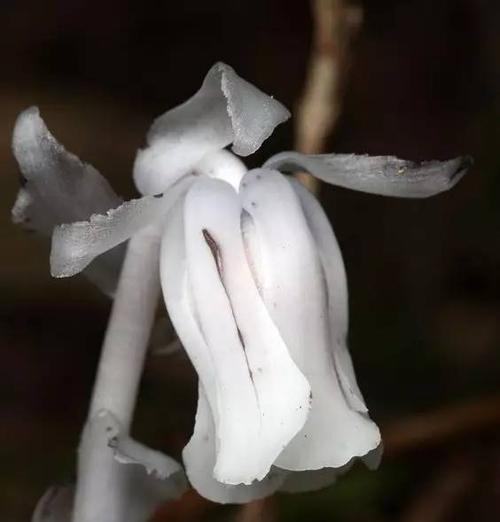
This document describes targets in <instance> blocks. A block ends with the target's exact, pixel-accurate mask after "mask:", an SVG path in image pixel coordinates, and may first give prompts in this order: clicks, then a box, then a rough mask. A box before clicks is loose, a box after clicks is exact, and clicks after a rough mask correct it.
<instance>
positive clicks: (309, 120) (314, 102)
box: [296, 0, 363, 194]
mask: <svg viewBox="0 0 500 522" xmlns="http://www.w3.org/2000/svg"><path fill="white" fill-rule="evenodd" d="M312 14H313V23H314V33H313V44H312V50H311V57H310V60H309V67H308V72H307V77H306V84H305V88H304V94H303V96H302V99H301V101H300V103H299V106H298V111H297V126H296V148H297V150H298V151H300V152H303V153H305V154H318V153H320V152H322V151H323V150H324V146H325V142H326V139H327V138H328V136H329V135H330V134H331V132H332V130H333V128H334V127H335V124H336V123H337V119H338V117H339V114H340V112H341V109H342V91H343V85H344V83H345V78H346V75H347V71H348V64H349V49H350V44H351V41H352V39H353V37H354V36H355V35H356V33H357V32H358V30H359V27H360V26H361V21H362V18H363V16H362V14H363V12H362V10H361V7H359V6H355V5H352V4H351V3H349V1H347V0H312ZM297 178H298V179H299V180H300V181H301V182H302V183H304V185H305V186H306V187H308V188H309V190H311V191H312V192H314V193H316V194H317V193H318V190H319V183H318V181H317V180H316V179H315V178H313V177H312V176H309V175H308V174H306V173H298V174H297Z"/></svg>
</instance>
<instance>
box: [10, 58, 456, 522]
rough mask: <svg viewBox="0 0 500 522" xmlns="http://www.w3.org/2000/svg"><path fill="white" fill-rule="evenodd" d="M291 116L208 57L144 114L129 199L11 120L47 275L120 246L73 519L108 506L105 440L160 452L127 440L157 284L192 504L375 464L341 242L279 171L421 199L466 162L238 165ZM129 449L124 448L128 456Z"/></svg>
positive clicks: (309, 160) (302, 158)
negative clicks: (189, 392) (170, 103)
mask: <svg viewBox="0 0 500 522" xmlns="http://www.w3.org/2000/svg"><path fill="white" fill-rule="evenodd" d="M288 117H289V113H288V111H287V110H286V109H285V108H284V107H283V106H282V105H281V104H280V103H279V102H277V101H276V100H274V99H272V98H271V97H269V96H267V95H265V94H264V93H262V92H261V91H259V90H258V89H257V88H256V87H254V86H253V85H251V84H249V83H248V82H246V81H245V80H243V79H242V78H240V77H239V76H238V75H237V74H236V73H235V72H234V70H233V69H231V68H230V67H229V66H227V65H224V64H221V63H219V64H216V65H215V66H214V67H212V69H210V71H209V72H208V74H207V76H206V78H205V80H204V82H203V85H202V86H201V88H200V90H199V91H198V92H197V93H196V94H195V95H194V96H193V97H192V98H190V99H189V100H188V101H187V102H185V103H184V104H182V105H180V106H179V107H176V108H174V109H172V110H170V111H168V112H166V113H165V114H163V115H162V116H160V117H159V118H158V119H157V120H156V121H155V122H154V123H153V125H152V127H151V129H150V131H149V133H148V136H147V147H146V148H144V149H143V150H140V151H139V152H138V154H137V158H136V162H135V166H134V180H135V184H136V186H137V188H138V189H139V191H140V192H141V193H142V197H141V198H138V199H134V200H131V201H127V202H125V203H121V202H120V201H119V200H117V198H116V196H115V195H114V193H113V192H112V190H111V189H110V187H109V185H108V184H107V183H106V182H105V181H104V179H103V178H102V177H101V176H100V175H99V174H98V173H97V172H96V171H95V170H94V169H93V168H92V167H90V166H88V165H83V164H82V163H81V162H79V160H77V159H76V158H75V157H74V156H72V155H71V154H69V153H67V152H66V151H65V150H64V149H63V148H62V147H61V146H60V145H59V144H57V142H55V140H54V138H53V137H52V136H51V135H50V134H49V132H48V130H47V129H46V127H45V126H44V124H43V122H42V120H41V119H40V117H39V115H38V112H37V111H36V110H34V109H30V110H28V111H26V112H24V113H23V114H21V116H20V117H19V119H18V122H17V125H16V130H15V133H14V151H15V154H16V157H17V159H18V161H19V163H20V165H21V170H22V172H23V174H24V176H25V177H26V178H27V180H28V183H27V185H26V186H25V187H24V188H23V189H22V192H21V194H22V195H20V200H21V202H19V200H18V203H17V204H16V207H15V209H17V210H15V212H14V213H15V215H16V216H17V217H18V220H19V219H20V217H19V216H27V215H28V214H30V216H31V217H32V219H33V220H35V221H37V222H38V220H40V222H42V221H43V220H46V219H47V216H48V214H47V208H48V207H54V209H55V210H56V211H57V212H59V215H58V216H57V219H53V218H52V219H51V221H50V225H51V226H54V225H56V226H55V228H54V231H53V236H52V252H51V271H52V274H53V275H54V276H55V277H66V276H72V275H75V274H77V273H79V272H81V271H83V270H86V271H88V270H89V269H91V268H92V267H93V266H94V268H95V267H97V268H100V266H101V265H102V264H104V262H107V263H108V264H111V263H110V260H109V256H110V253H113V252H115V254H113V255H115V256H116V255H117V254H116V248H119V245H121V244H123V243H124V242H125V241H127V240H130V241H129V246H128V250H127V254H126V258H125V261H124V266H123V270H122V273H121V276H120V280H119V283H118V287H117V290H116V295H115V302H114V309H113V313H112V317H111V321H110V326H109V328H108V332H107V335H106V340H105V344H104V348H103V356H102V360H101V364H100V368H99V373H98V378H97V383H96V388H95V390H94V397H93V401H92V405H91V409H90V414H89V421H88V423H87V427H86V429H85V430H84V435H83V439H82V446H81V449H80V464H79V484H78V488H77V496H76V507H75V520H77V521H78V522H80V521H83V520H85V521H90V520H93V519H92V518H89V516H87V514H86V513H87V512H90V511H92V509H91V508H88V507H86V505H85V503H89V502H94V501H95V499H97V500H98V502H101V500H102V506H101V507H102V509H105V508H106V506H107V508H108V513H109V512H110V511H109V499H101V500H99V488H102V485H103V477H108V479H109V477H111V476H112V477H114V479H115V482H116V483H117V484H116V490H117V491H118V490H119V489H120V485H119V484H118V482H119V480H118V479H117V476H118V475H116V474H115V475H112V474H111V472H110V471H109V470H108V471H103V469H104V468H105V466H104V467H103V464H102V460H101V461H99V459H103V454H104V453H106V451H107V452H108V453H111V450H110V448H109V446H112V449H114V453H115V459H117V460H118V461H120V462H131V461H132V462H142V463H143V464H144V462H145V461H149V462H153V464H152V467H153V468H154V469H157V468H158V467H159V464H158V462H160V463H161V462H165V459H168V457H165V456H163V455H161V456H158V455H156V452H154V453H155V455H154V458H153V457H152V456H151V452H152V450H148V449H146V448H144V447H142V446H140V445H139V444H138V443H135V442H134V441H130V439H128V428H129V426H130V421H131V415H132V411H133V405H134V402H135V394H136V391H137V381H138V379H139V376H140V371H141V368H142V359H143V357H144V346H145V344H146V343H147V337H148V335H149V330H150V328H151V324H152V316H153V311H154V303H155V298H156V293H155V289H156V287H157V286H158V285H159V281H158V279H159V280H160V282H161V288H162V292H163V297H164V300H165V304H166V307H167V310H168V313H169V316H170V319H171V321H172V322H173V325H174V327H175V329H176V332H177V334H178V336H179V338H180V341H181V342H182V345H183V346H184V348H185V350H186V352H187V354H188V356H189V357H190V359H191V361H192V363H193V366H194V367H195V369H196V371H197V373H198V376H199V387H198V393H199V397H198V409H197V413H196V420H195V426H194V432H193V435H192V437H191V440H190V441H189V443H188V444H187V445H186V447H185V448H184V451H183V461H184V466H185V468H186V472H187V476H188V478H189V481H190V482H191V484H192V485H193V487H195V488H196V489H197V490H198V491H199V492H200V493H201V494H202V495H203V496H205V497H207V498H209V499H212V500H215V501H219V502H246V501H249V500H251V499H254V498H259V497H263V496H266V495H269V494H271V493H272V492H274V491H276V490H285V491H305V490H310V489H317V488H320V487H323V486H325V485H327V484H329V483H331V482H332V481H333V480H335V477H336V476H337V475H338V474H339V473H340V472H342V471H344V470H345V469H347V468H348V467H349V466H350V464H351V463H352V461H353V459H355V458H358V457H359V458H361V459H363V460H364V461H365V462H366V463H367V464H368V465H369V466H376V464H377V459H378V456H379V455H378V454H379V450H380V444H381V439H380V432H379V430H378V428H377V426H376V425H375V423H374V422H373V421H372V420H370V418H369V416H368V409H367V407H366V404H365V401H364V399H363V396H362V394H361V392H360V390H359V387H358V385H357V382H356V377H355V374H354V370H353V365H352V361H351V357H350V355H349V351H348V348H347V328H348V306H347V285H346V275H345V270H344V265H343V261H342V256H341V252H340V249H339V246H338V243H337V240H336V238H335V235H334V233H333V230H332V228H331V226H330V224H329V222H328V219H327V218H326V215H325V213H324V212H323V210H322V208H321V206H320V204H319V203H318V201H317V200H316V199H315V198H314V196H313V195H312V194H310V193H309V192H308V191H307V190H306V189H305V188H303V187H302V186H301V185H300V184H299V183H298V182H296V181H295V180H294V179H292V178H290V177H287V176H285V175H283V174H282V172H288V171H293V170H296V169H300V170H306V171H308V172H310V173H311V174H313V175H314V176H317V177H318V178H320V179H321V180H323V181H325V182H327V183H331V184H334V185H339V186H343V187H347V188H351V189H355V190H361V191H365V192H370V193H374V194H382V195H387V196H398V197H427V196H432V195H434V194H437V193H439V192H442V191H444V190H447V189H449V188H451V187H452V186H453V185H454V184H455V183H456V182H457V181H458V180H459V179H460V177H461V176H462V175H463V174H464V173H465V170H466V162H465V161H464V160H462V159H460V158H457V159H453V160H450V161H445V162H429V163H422V164H416V163H411V162H408V161H403V160H399V159H397V158H394V157H370V156H356V155H342V154H327V155H316V156H309V155H302V154H298V153H293V152H285V153H282V154H278V155H276V156H274V157H272V158H271V159H269V160H268V161H267V162H266V163H265V164H264V166H263V168H260V169H253V170H247V169H246V167H245V165H244V164H243V163H242V162H241V160H240V159H239V158H238V156H247V155H249V154H251V153H253V152H255V150H257V149H258V148H259V147H260V145H261V143H262V142H263V141H264V140H265V139H266V138H267V137H268V136H269V135H270V134H271V133H272V131H273V129H274V127H275V126H276V125H278V124H280V123H282V122H283V121H285V120H286V119H287V118H288ZM231 144H232V152H230V151H228V150H226V148H225V147H227V146H228V145H231ZM25 201H28V202H29V205H27V204H26V203H25ZM76 203H79V204H80V203H81V205H80V206H81V209H82V210H81V212H79V213H76V212H75V206H76ZM107 205H108V207H109V208H106V206H107ZM29 208H31V209H33V210H32V211H31V212H27V211H26V209H29ZM20 209H21V210H20ZM35 209H36V212H35ZM39 226H40V227H42V225H39ZM46 228H47V227H46ZM103 279H104V280H105V279H106V278H105V277H104V278H103ZM108 286H111V287H112V286H113V285H108ZM102 419H105V420H102ZM96 426H101V429H104V431H106V430H108V431H111V432H112V434H113V436H112V437H108V443H107V444H104V445H103V444H101V445H100V446H99V444H97V443H96V442H95V437H96V435H95V433H97V432H98V431H99V429H98V428H97V427H96ZM90 432H92V435H89V434H88V433H90ZM102 437H104V438H106V437H105V436H103V435H102V434H101V438H102ZM117 440H118V441H123V442H119V443H116V441H117ZM96 447H97V448H98V449H96ZM124 448H125V449H124ZM127 451H128V453H132V454H133V455H136V456H132V457H130V455H129V456H128V457H124V455H128V453H127ZM148 459H149V460H148ZM162 459H163V461H162ZM100 462H101V463H100ZM106 463H107V464H106V465H107V466H108V467H110V468H112V467H113V465H114V466H118V468H119V467H120V466H119V465H117V464H116V463H114V462H113V461H112V459H109V458H108V457H107V460H106ZM163 469H165V472H164V473H163V476H164V477H168V476H171V475H172V474H174V475H175V473H176V472H177V468H176V466H175V464H173V463H172V462H170V461H168V462H167V464H164V467H163ZM116 499H117V500H116ZM116 499H115V500H116V502H115V504H114V506H113V510H114V511H117V510H119V507H117V506H118V504H119V502H122V503H123V502H124V499H123V496H122V497H120V495H119V493H117V494H116ZM115 519H116V520H125V519H124V518H123V519H120V518H119V517H118V518H113V520H115ZM106 520H111V519H110V518H109V517H108V518H107V519H106ZM137 520H139V518H137Z"/></svg>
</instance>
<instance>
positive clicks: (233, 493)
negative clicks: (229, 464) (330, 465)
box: [182, 384, 288, 504]
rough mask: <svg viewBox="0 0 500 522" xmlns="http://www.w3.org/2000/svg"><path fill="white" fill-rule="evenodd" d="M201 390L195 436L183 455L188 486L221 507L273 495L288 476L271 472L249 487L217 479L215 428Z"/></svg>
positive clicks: (200, 386) (283, 473) (276, 470)
mask: <svg viewBox="0 0 500 522" xmlns="http://www.w3.org/2000/svg"><path fill="white" fill-rule="evenodd" d="M198 390H199V391H198V393H199V395H198V409H197V411H196V421H195V425H194V433H193V436H192V437H191V440H190V441H189V443H188V444H187V446H186V447H185V448H184V451H183V453H182V457H183V460H184V465H185V467H186V473H187V476H188V479H189V482H190V483H191V484H192V486H193V487H194V488H195V489H196V491H198V493H199V494H200V495H202V496H203V497H205V498H208V499H209V500H211V501H213V502H219V503H220V504H244V503H246V502H250V501H252V500H256V499H259V498H263V497H267V496H269V495H271V494H273V493H274V492H275V491H276V490H277V489H278V488H279V487H280V486H281V485H282V483H283V481H284V480H285V477H286V474H287V473H288V472H284V471H282V470H279V469H277V468H271V471H270V472H269V473H268V474H267V475H266V477H265V478H264V479H263V480H261V481H255V482H253V483H252V484H250V485H248V486H246V485H230V484H222V483H221V482H218V481H217V480H216V479H215V478H214V475H213V469H214V466H215V462H216V435H215V425H214V420H213V417H212V412H211V410H210V406H209V404H208V400H207V398H206V394H205V392H204V391H203V387H202V385H201V384H200V385H199V387H198Z"/></svg>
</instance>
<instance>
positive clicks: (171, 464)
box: [75, 410, 187, 522]
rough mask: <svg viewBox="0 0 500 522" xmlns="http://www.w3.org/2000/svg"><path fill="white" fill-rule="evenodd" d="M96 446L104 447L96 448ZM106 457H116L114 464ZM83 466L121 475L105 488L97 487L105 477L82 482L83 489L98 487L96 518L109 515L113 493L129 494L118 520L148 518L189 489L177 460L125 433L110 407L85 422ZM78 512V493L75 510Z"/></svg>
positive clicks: (128, 521) (140, 521)
mask: <svg viewBox="0 0 500 522" xmlns="http://www.w3.org/2000/svg"><path fill="white" fill-rule="evenodd" d="M96 446H97V447H99V448H100V451H95V448H96ZM89 457H91V458H89ZM106 459H111V461H112V462H113V459H114V467H113V468H110V467H109V466H102V465H100V464H102V461H103V460H106ZM79 466H80V467H81V468H82V467H86V466H88V467H92V466H97V467H98V468H100V469H101V470H102V473H112V474H114V475H118V476H119V477H120V479H119V480H113V481H109V484H110V488H108V490H107V491H105V492H103V491H102V490H99V491H97V490H95V488H96V487H101V486H100V485H101V484H103V483H105V481H102V482H99V484H97V483H95V482H92V481H86V482H85V481H81V482H79V484H78V487H79V491H80V490H81V489H82V488H87V489H92V488H94V490H95V491H94V493H93V495H92V498H93V499H94V500H95V505H94V506H93V513H94V514H95V517H96V520H106V519H107V517H106V512H107V505H108V504H107V499H108V498H109V497H110V496H114V495H123V494H124V492H125V494H126V496H125V498H122V499H121V501H120V502H119V503H118V505H121V506H122V507H123V512H122V513H120V514H118V515H119V516H118V519H117V520H120V522H144V520H148V518H149V517H150V516H151V515H152V514H153V512H154V511H155V510H156V508H158V507H159V505H160V504H162V503H163V502H166V501H167V500H172V499H174V498H177V497H179V496H180V495H181V494H182V493H184V491H186V489H187V482H186V480H185V476H184V473H183V472H182V468H181V467H180V465H179V464H178V463H177V462H175V461H174V460H173V459H171V458H170V457H168V456H166V455H163V454H162V453H160V452H158V451H154V450H151V449H149V448H146V447H145V446H143V445H142V444H139V443H137V442H135V441H133V440H131V439H129V438H128V437H127V436H126V435H124V434H123V432H122V428H121V426H120V424H119V422H118V420H117V419H116V418H115V417H114V415H113V414H112V413H111V412H109V411H106V410H102V411H100V412H98V414H97V415H95V416H94V417H93V418H92V419H91V420H90V421H89V422H88V423H87V425H86V426H85V429H84V432H83V435H82V442H81V445H80V450H79ZM85 476H90V475H88V474H85V473H80V477H85ZM115 478H116V477H115ZM123 482H126V483H127V484H128V487H127V488H123V487H122V486H123ZM115 484H116V485H117V486H118V489H116V490H115V489H113V488H112V487H111V486H112V485H115ZM99 501H100V502H99ZM78 513H79V506H78V496H77V498H76V505H75V514H78Z"/></svg>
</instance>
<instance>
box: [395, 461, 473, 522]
mask: <svg viewBox="0 0 500 522" xmlns="http://www.w3.org/2000/svg"><path fill="white" fill-rule="evenodd" d="M476 478H477V476H476V469H475V466H474V461H472V460H471V459H469V458H467V457H463V456H458V457H457V456H455V457H454V458H452V459H451V460H449V461H448V462H447V463H446V464H445V466H443V467H442V468H441V469H439V470H438V472H437V473H436V474H435V475H434V476H433V477H432V479H431V480H430V482H428V483H427V484H424V486H423V487H422V488H420V490H419V493H418V495H417V496H416V497H415V498H414V499H413V500H412V501H411V502H410V504H409V506H407V508H406V509H405V510H404V511H403V513H402V515H401V517H400V519H399V520H400V521H401V522H446V521H447V520H450V518H451V517H452V516H453V514H454V513H455V512H456V511H457V509H458V508H459V507H460V503H461V501H462V500H463V499H464V497H465V496H466V494H467V493H469V492H470V490H471V489H472V487H473V485H474V482H475V481H476Z"/></svg>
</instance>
